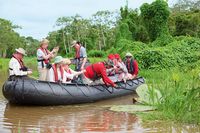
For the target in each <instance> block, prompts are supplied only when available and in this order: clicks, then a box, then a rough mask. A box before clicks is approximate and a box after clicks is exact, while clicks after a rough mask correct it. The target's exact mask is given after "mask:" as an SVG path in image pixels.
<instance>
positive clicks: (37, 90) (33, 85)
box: [31, 81, 47, 96]
mask: <svg viewBox="0 0 200 133" xmlns="http://www.w3.org/2000/svg"><path fill="white" fill-rule="evenodd" d="M31 84H32V85H33V87H34V88H35V89H36V90H37V92H38V94H40V95H41V96H42V95H43V96H44V95H45V94H42V93H40V91H39V90H38V89H37V87H36V86H35V85H34V84H33V83H32V81H31ZM46 96H47V95H46Z"/></svg>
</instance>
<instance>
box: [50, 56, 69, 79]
mask: <svg viewBox="0 0 200 133" xmlns="http://www.w3.org/2000/svg"><path fill="white" fill-rule="evenodd" d="M62 64H63V58H62V56H56V57H55V61H54V64H52V67H51V68H50V69H49V81H50V82H65V81H66V76H64V69H63V67H62Z"/></svg>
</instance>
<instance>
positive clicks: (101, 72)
mask: <svg viewBox="0 0 200 133" xmlns="http://www.w3.org/2000/svg"><path fill="white" fill-rule="evenodd" d="M110 67H113V62H111V61H110V60H108V61H104V62H98V63H95V64H92V65H89V66H87V67H86V68H85V70H86V72H85V73H84V78H83V83H85V84H91V83H92V82H94V81H95V80H98V79H100V78H102V80H103V82H104V83H105V84H106V85H111V86H113V87H117V85H116V84H115V83H114V82H113V81H112V80H110V78H109V77H108V76H107V73H106V69H109V68H110Z"/></svg>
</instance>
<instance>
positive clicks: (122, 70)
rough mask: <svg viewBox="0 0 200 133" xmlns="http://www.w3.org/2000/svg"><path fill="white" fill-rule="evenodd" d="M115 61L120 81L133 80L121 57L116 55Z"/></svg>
mask: <svg viewBox="0 0 200 133" xmlns="http://www.w3.org/2000/svg"><path fill="white" fill-rule="evenodd" d="M115 59H116V61H117V62H116V65H115V66H116V69H115V73H116V74H117V75H118V81H121V80H124V81H126V80H127V79H131V74H129V73H128V70H127V68H126V65H125V64H124V62H123V61H122V59H121V57H120V55H119V54H115Z"/></svg>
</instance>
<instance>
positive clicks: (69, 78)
mask: <svg viewBox="0 0 200 133" xmlns="http://www.w3.org/2000/svg"><path fill="white" fill-rule="evenodd" d="M70 64H71V61H70V59H68V58H65V59H63V69H64V76H65V77H66V81H64V82H65V83H71V81H72V79H74V78H75V77H77V76H78V75H81V74H82V73H84V72H85V69H84V70H81V71H78V72H76V71H74V70H72V69H71V68H70V67H69V65H70Z"/></svg>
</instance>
